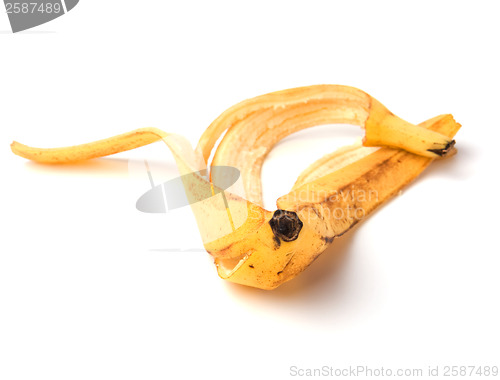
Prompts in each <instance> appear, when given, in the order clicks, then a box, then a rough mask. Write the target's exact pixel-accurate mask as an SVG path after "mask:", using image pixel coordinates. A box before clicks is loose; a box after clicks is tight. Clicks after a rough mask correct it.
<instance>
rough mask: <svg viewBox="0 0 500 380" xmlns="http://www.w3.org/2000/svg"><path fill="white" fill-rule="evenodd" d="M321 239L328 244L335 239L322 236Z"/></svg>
mask: <svg viewBox="0 0 500 380" xmlns="http://www.w3.org/2000/svg"><path fill="white" fill-rule="evenodd" d="M321 239H322V240H323V241H324V242H325V243H326V244H330V243H332V242H333V239H335V236H322V237H321Z"/></svg>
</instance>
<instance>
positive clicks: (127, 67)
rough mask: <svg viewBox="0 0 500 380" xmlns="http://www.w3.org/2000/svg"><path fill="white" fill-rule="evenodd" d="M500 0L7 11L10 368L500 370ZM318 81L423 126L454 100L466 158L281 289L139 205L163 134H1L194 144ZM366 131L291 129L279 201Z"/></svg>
mask: <svg viewBox="0 0 500 380" xmlns="http://www.w3.org/2000/svg"><path fill="white" fill-rule="evenodd" d="M497 4H498V3H496V2H493V1H491V2H486V1H484V2H482V1H478V2H467V3H466V2H459V1H453V2H437V1H435V2H427V1H420V2H414V3H409V2H388V1H382V2H349V3H348V4H347V2H345V3H344V2H336V1H311V2H305V1H302V2H295V1H286V2H284V1H283V2H281V1H277V2H272V1H267V2H264V1H252V2H235V1H232V2H229V1H227V2H219V1H204V2H202V1H198V2H182V1H175V2H174V1H163V2H162V1H154V0H142V1H140V2H139V1H124V0H121V1H118V0H107V1H90V0H82V1H81V2H80V4H79V5H77V7H75V8H74V9H73V10H72V11H71V12H69V13H68V14H67V15H65V16H63V17H61V18H59V19H57V20H54V21H52V22H50V23H48V24H45V25H42V26H39V27H37V28H35V29H32V30H30V31H27V32H24V33H19V34H15V35H14V34H12V33H10V31H9V29H10V26H9V24H8V20H7V16H6V15H5V14H4V13H1V14H0V30H1V31H2V32H1V34H0V58H1V59H0V72H1V74H0V75H1V81H0V125H1V135H0V147H1V148H0V158H1V165H2V178H3V179H2V186H1V190H0V191H1V199H2V208H1V213H0V215H1V221H2V227H1V228H2V229H1V239H0V250H1V253H0V379H2V380H10V379H182V378H194V377H195V376H198V377H199V376H205V377H213V378H215V377H216V378H219V379H254V378H269V379H271V378H272V379H281V378H289V377H290V375H291V371H290V367H291V366H297V367H298V368H301V369H306V368H318V367H321V366H333V367H335V368H348V367H349V366H350V365H351V366H357V365H363V366H364V365H366V366H370V367H371V368H377V369H379V368H381V367H384V368H391V369H397V368H422V369H423V370H424V374H425V373H426V372H427V369H428V367H429V366H433V368H434V367H435V366H438V365H439V366H441V367H440V371H443V370H444V366H447V365H450V366H451V365H474V366H480V365H483V366H484V365H489V366H492V365H500V360H499V358H500V344H499V341H500V327H499V323H498V321H499V320H500V309H499V301H498V290H499V285H500V276H499V264H500V255H499V254H500V252H499V248H498V243H497V237H498V234H499V232H498V219H497V215H498V212H499V211H500V210H499V206H498V203H499V202H498V181H497V173H498V167H497V164H498V147H497V146H496V143H497V141H498V140H499V137H500V132H499V130H500V128H499V127H500V126H499V119H498V107H499V106H498V101H499V100H500V99H499V95H498V88H499V86H500V75H499V67H500V59H499V56H498V38H499V36H500V26H499V22H498V14H499V12H498V11H499V9H498V7H497V6H496V5H497ZM319 83H334V84H346V85H351V86H355V87H358V88H360V89H362V90H364V91H366V92H368V93H370V94H371V95H373V96H374V97H376V98H377V99H379V100H380V101H381V102H382V103H384V104H385V105H387V106H388V107H389V108H390V109H391V110H392V111H393V112H394V113H396V114H397V115H399V116H401V117H403V118H405V119H407V120H408V121H411V122H415V123H418V122H421V121H423V120H426V119H428V118H430V117H433V116H436V115H438V114H442V113H452V114H453V115H454V116H455V118H456V120H457V121H459V122H460V123H461V124H462V125H463V128H462V130H460V132H459V133H458V135H457V137H456V140H457V147H458V150H459V153H458V155H457V156H455V157H453V158H450V159H447V160H443V161H440V162H435V163H434V164H433V165H432V167H430V168H429V169H428V170H427V171H426V172H425V174H423V175H422V176H421V177H420V178H419V179H418V180H417V181H416V182H414V183H413V184H412V185H411V186H410V187H408V188H407V189H406V190H405V191H404V192H403V194H402V195H401V196H399V197H397V198H396V199H393V200H392V201H391V202H389V203H387V204H386V205H384V207H382V208H381V209H380V210H378V211H377V212H376V213H375V214H374V215H372V216H371V217H370V218H369V219H367V220H366V221H364V222H363V223H362V224H361V225H359V226H358V227H356V228H355V229H354V230H353V231H351V232H350V233H349V234H347V235H346V236H344V237H343V238H341V239H339V240H338V241H336V242H335V244H334V245H333V247H332V249H329V250H328V251H327V252H325V253H324V254H323V255H322V256H321V257H320V258H319V259H318V260H317V261H316V262H315V263H314V264H313V265H312V266H311V267H310V268H308V269H307V271H305V272H304V273H303V274H302V275H301V276H299V277H298V278H296V279H295V280H293V281H291V282H289V283H287V284H285V285H283V286H282V287H280V288H278V289H277V290H274V291H262V290H257V289H251V288H246V287H242V286H238V285H234V284H231V283H226V282H224V281H223V280H221V279H219V278H218V276H217V273H216V270H215V267H214V266H213V265H212V262H211V260H210V258H209V256H208V254H206V253H205V252H203V251H202V250H201V248H202V244H201V242H200V238H199V236H198V231H197V227H196V225H195V223H194V218H193V217H192V215H191V211H190V209H189V208H183V209H179V210H175V211H172V212H171V213H168V214H164V215H152V214H143V213H140V212H139V211H137V210H136V209H135V201H136V199H137V198H138V197H139V196H140V195H141V194H142V193H144V192H145V191H146V190H147V189H148V188H149V181H148V179H147V176H146V174H145V172H144V170H143V169H141V167H140V165H139V166H137V165H135V164H137V163H140V162H141V161H140V160H142V159H148V160H150V161H151V162H153V163H154V165H153V166H154V171H155V173H157V175H159V176H162V175H164V176H166V177H168V176H174V175H175V165H174V161H173V159H172V157H171V155H170V153H169V151H168V150H167V149H166V148H165V146H164V145H162V144H161V143H157V144H154V145H151V146H147V147H143V148H140V149H138V150H136V151H133V152H126V153H122V154H119V155H116V156H113V157H110V158H106V159H100V160H95V161H93V162H88V163H84V164H78V165H74V166H64V167H46V166H40V165H36V164H32V163H28V162H27V161H26V160H24V159H22V158H20V157H17V156H15V155H13V154H12V153H11V152H10V149H9V144H10V143H11V142H12V141H13V140H17V141H20V142H22V143H25V144H28V145H32V146H40V147H56V146H65V145H73V144H77V143H82V142H88V141H92V140H95V139H100V138H104V137H108V136H112V135H114V134H118V133H122V132H125V131H128V130H132V129H135V128H140V127H146V126H154V127H158V128H161V129H164V130H166V131H170V132H176V133H180V134H183V135H185V136H186V137H188V138H189V139H190V141H191V142H192V143H193V144H196V141H197V138H198V137H199V136H200V135H201V133H202V132H203V130H204V129H205V128H206V127H207V126H208V125H209V123H210V122H211V121H212V120H213V119H214V118H215V117H217V116H218V115H219V114H220V113H221V112H223V111H224V110H225V109H226V108H228V107H230V106H231V105H233V104H234V103H237V102H239V101H241V100H243V99H246V98H249V97H253V96H256V95H260V94H263V93H266V92H270V91H275V90H281V89H285V88H290V87H295V86H301V85H310V84H319ZM337 136H341V139H337ZM356 136H361V131H360V130H357V129H356V128H354V127H321V128H317V129H316V131H314V129H313V130H310V131H307V132H302V133H301V135H300V137H297V136H292V137H290V138H288V139H287V140H286V141H284V142H283V143H281V144H280V145H279V146H278V147H277V148H276V149H275V150H273V152H272V153H271V155H270V156H269V160H268V161H267V163H266V166H265V167H264V173H263V181H264V191H265V197H266V206H267V207H268V208H269V209H274V205H273V201H274V200H275V199H276V198H277V197H278V196H280V195H283V194H286V193H287V192H288V190H289V188H290V187H291V185H292V184H293V182H294V181H295V178H296V177H297V176H298V174H299V173H300V171H301V169H303V168H305V167H306V166H307V165H308V164H309V163H311V162H313V160H314V159H315V158H318V157H320V156H321V155H323V154H326V153H328V152H329V151H332V150H333V149H334V148H335V147H336V146H338V145H343V143H345V142H347V140H352V139H354V138H355V137H356ZM132 158H133V159H134V160H135V161H132V163H134V162H135V164H133V165H131V162H129V159H132ZM176 249H177V251H176V252H171V250H176ZM188 249H191V250H194V252H189V251H188V252H186V251H185V250H188ZM182 250H184V251H182ZM441 373H442V372H441ZM200 378H201V377H200ZM476 378H478V377H476Z"/></svg>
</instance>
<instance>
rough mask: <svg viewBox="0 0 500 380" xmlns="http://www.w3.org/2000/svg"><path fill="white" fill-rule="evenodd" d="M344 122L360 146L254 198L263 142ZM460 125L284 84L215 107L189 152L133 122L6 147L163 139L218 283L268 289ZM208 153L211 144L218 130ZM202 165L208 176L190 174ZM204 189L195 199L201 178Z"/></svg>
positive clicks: (361, 97) (97, 148)
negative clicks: (64, 139) (231, 176)
mask: <svg viewBox="0 0 500 380" xmlns="http://www.w3.org/2000/svg"><path fill="white" fill-rule="evenodd" d="M339 123H346V124H352V125H357V126H360V127H362V128H364V130H365V137H364V139H363V141H362V144H361V143H360V144H356V145H353V146H350V147H345V148H342V149H339V150H337V151H335V152H333V153H331V154H328V155H327V156H325V157H323V158H321V159H320V160H318V161H317V162H315V163H313V164H312V165H311V166H310V167H309V168H307V169H306V170H305V171H304V172H303V173H301V174H300V176H299V178H298V179H297V182H296V183H295V185H294V186H293V188H292V189H291V191H290V193H288V194H286V195H284V196H282V197H280V198H279V199H278V200H277V210H276V211H274V212H271V211H268V210H265V209H264V207H263V203H262V186H261V179H260V174H261V168H262V164H263V162H264V160H265V158H266V156H267V154H268V153H269V151H270V150H271V149H272V148H273V146H274V145H275V144H276V143H277V142H278V141H280V140H281V139H283V138H285V137H286V136H288V135H290V134H292V133H294V132H297V131H299V130H301V129H304V128H309V127H313V126H317V125H324V124H339ZM459 129H460V124H458V123H457V122H455V120H454V119H453V117H452V116H451V115H440V116H437V117H435V118H433V119H430V120H427V121H425V122H423V123H420V124H418V125H414V124H411V123H408V122H406V121H404V120H403V119H401V118H399V117H397V116H395V115H394V114H392V113H391V112H390V111H389V110H387V108H386V107H385V106H383V105H382V104H381V103H380V102H378V101H377V100H376V99H374V98H373V97H371V96H370V95H368V94H366V93H365V92H363V91H361V90H358V89H356V88H353V87H348V86H340V85H315V86H307V87H300V88H293V89H288V90H283V91H278V92H273V93H270V94H266V95H262V96H258V97H256V98H252V99H249V100H245V101H243V102H241V103H238V104H236V105H235V106H233V107H231V108H229V109H228V110H226V111H225V112H224V113H222V114H221V115H220V116H219V117H218V118H217V119H216V120H215V121H214V122H213V123H212V124H211V125H210V126H209V127H208V128H207V129H206V130H205V132H204V133H203V134H202V136H201V138H200V140H199V143H198V146H197V147H196V149H194V150H193V149H191V147H190V146H189V144H187V143H186V141H185V140H183V139H182V138H180V137H179V136H177V135H174V134H169V133H166V132H163V131H161V130H159V129H156V128H143V129H138V130H135V131H132V132H129V133H125V134H122V135H118V136H114V137H111V138H108V139H104V140H99V141H96V142H92V143H88V144H82V145H77V146H72V147H66V148H52V149H40V148H32V147H28V146H26V145H23V144H20V143H17V142H13V143H12V145H11V149H12V151H13V152H14V153H15V154H17V155H19V156H21V157H24V158H27V159H30V160H33V161H36V162H40V163H46V164H57V163H69V162H75V161H80V160H86V159H90V158H96V157H102V156H106V155H110V154H114V153H118V152H122V151H126V150H130V149H134V148H137V147H140V146H144V145H147V144H150V143H152V142H155V141H159V140H163V141H164V142H165V143H166V144H167V146H168V147H169V148H170V150H171V151H172V153H173V155H174V158H175V160H176V163H177V165H178V167H179V171H180V172H181V174H190V173H191V175H189V176H183V178H184V177H187V178H188V179H187V180H185V181H184V186H185V190H186V193H187V195H188V198H189V199H190V200H192V202H191V207H192V210H193V212H194V215H195V217H196V219H197V222H198V227H199V229H200V233H201V236H202V239H203V242H204V245H205V249H206V250H207V251H208V252H209V253H210V254H211V255H212V256H213V258H214V261H215V264H216V267H217V271H218V273H219V276H220V277H221V278H223V279H226V280H229V281H232V282H235V283H239V284H243V285H248V286H252V287H256V288H261V289H274V288H276V287H278V286H279V285H281V284H283V283H284V282H286V281H288V280H291V279H292V278H294V277H295V276H297V275H298V274H299V273H301V272H302V271H303V270H304V269H306V268H307V267H308V266H309V265H310V264H311V263H312V262H313V261H314V260H315V259H316V258H317V257H318V256H319V255H320V254H321V253H322V252H323V251H324V250H325V249H326V248H327V247H328V246H329V245H330V244H332V242H333V241H334V240H335V239H336V238H338V237H340V236H341V235H343V234H344V233H346V232H347V231H348V230H349V229H350V228H352V227H353V226H354V225H355V224H356V223H358V222H359V221H361V220H363V219H364V218H365V217H366V216H368V215H369V214H370V213H371V212H372V211H373V210H374V209H376V208H377V206H379V205H381V204H383V203H384V202H385V201H387V200H388V199H390V198H391V197H392V196H393V195H395V194H397V193H398V192H399V191H400V190H401V189H402V188H403V187H405V186H406V185H407V184H409V183H410V182H411V181H412V180H414V179H415V178H416V177H417V176H418V175H419V174H420V173H421V172H422V171H423V170H424V169H425V168H426V167H427V166H428V165H429V164H430V163H431V162H432V161H433V160H434V159H436V158H441V157H446V156H451V155H452V154H454V153H455V152H456V149H455V148H454V144H455V141H454V140H453V137H454V136H455V134H456V133H457V131H458V130H459ZM224 132H225V135H224V137H223V138H222V140H221V141H220V143H219V145H218V146H217V148H216V150H215V154H214V156H213V160H212V161H211V162H210V163H209V162H208V160H209V157H210V156H211V153H212V151H213V150H214V147H215V145H216V142H217V141H218V140H219V138H220V137H221V136H222V135H223V134H224ZM207 165H210V168H211V169H212V170H211V176H210V178H206V177H202V176H201V175H199V174H193V173H200V171H203V170H204V169H206V168H207ZM220 166H232V167H235V168H237V169H239V170H240V173H241V180H242V189H241V191H239V192H231V189H229V191H227V190H225V189H220V188H218V187H217V178H216V177H217V175H216V174H217V172H216V171H215V170H214V168H216V167H220ZM207 183H208V184H209V186H211V187H212V193H213V194H214V196H213V197H211V198H210V199H208V200H206V199H205V200H203V199H202V198H203V197H202V196H201V195H200V193H201V191H200V188H201V187H202V186H205V188H206V184H207Z"/></svg>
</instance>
